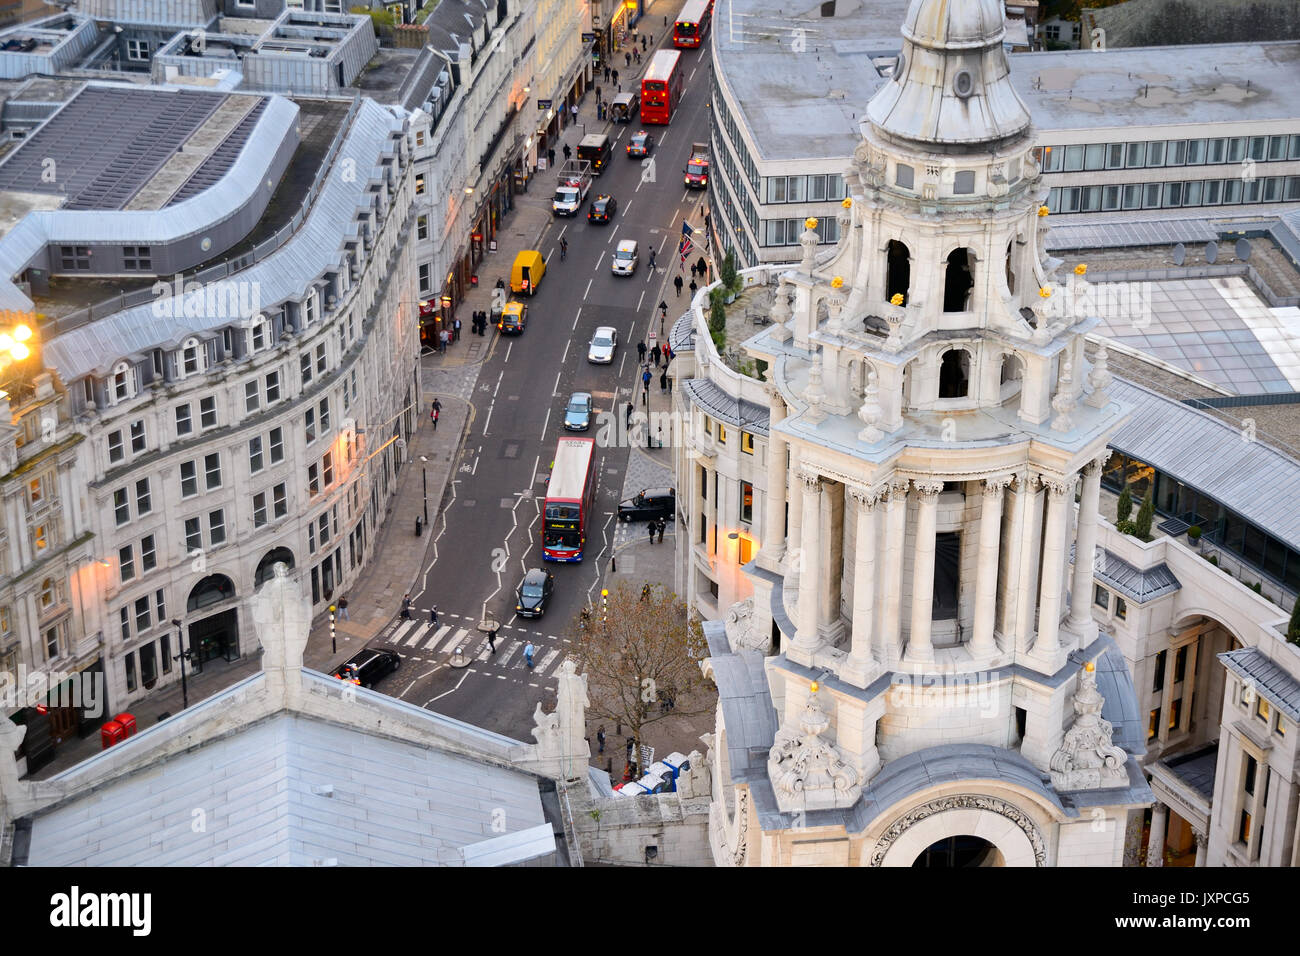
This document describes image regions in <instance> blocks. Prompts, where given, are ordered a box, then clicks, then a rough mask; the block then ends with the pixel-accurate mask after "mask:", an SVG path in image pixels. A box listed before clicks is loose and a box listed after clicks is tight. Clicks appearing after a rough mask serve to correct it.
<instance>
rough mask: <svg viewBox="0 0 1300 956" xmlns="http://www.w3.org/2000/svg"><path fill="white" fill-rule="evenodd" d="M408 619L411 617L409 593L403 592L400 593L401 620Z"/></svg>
mask: <svg viewBox="0 0 1300 956" xmlns="http://www.w3.org/2000/svg"><path fill="white" fill-rule="evenodd" d="M410 619H411V595H409V594H404V595H402V620H403V621H409V620H410Z"/></svg>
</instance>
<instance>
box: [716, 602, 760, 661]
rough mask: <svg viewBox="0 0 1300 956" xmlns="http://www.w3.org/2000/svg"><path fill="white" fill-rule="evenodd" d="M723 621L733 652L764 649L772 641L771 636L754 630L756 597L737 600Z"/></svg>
mask: <svg viewBox="0 0 1300 956" xmlns="http://www.w3.org/2000/svg"><path fill="white" fill-rule="evenodd" d="M722 623H723V627H724V628H725V629H726V633H727V643H728V644H729V645H730V646H731V650H732V653H739V652H740V651H764V650H767V648H768V646H769V645H770V644H771V643H772V639H771V637H769V636H766V635H763V634H760V633H757V632H755V630H754V599H753V598H752V597H747V598H745V600H743V601H737V602H736V603H735V604H733V605H731V607H730V608H729V609H728V610H727V616H726V617H725V618H724V619H723V622H722Z"/></svg>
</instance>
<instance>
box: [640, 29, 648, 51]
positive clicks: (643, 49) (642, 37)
mask: <svg viewBox="0 0 1300 956" xmlns="http://www.w3.org/2000/svg"><path fill="white" fill-rule="evenodd" d="M641 52H642V53H646V52H648V51H647V50H646V45H645V34H644V33H643V34H641Z"/></svg>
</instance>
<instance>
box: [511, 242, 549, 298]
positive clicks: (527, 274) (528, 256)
mask: <svg viewBox="0 0 1300 956" xmlns="http://www.w3.org/2000/svg"><path fill="white" fill-rule="evenodd" d="M544 275H546V261H545V260H544V259H542V254H541V253H540V252H538V251H537V250H536V249H525V250H524V251H523V252H521V253H519V255H517V256H515V264H514V266H512V267H511V269H510V291H511V292H526V293H528V294H529V295H533V294H534V293H535V292H536V291H537V284H538V283H539V282H541V281H542V276H544Z"/></svg>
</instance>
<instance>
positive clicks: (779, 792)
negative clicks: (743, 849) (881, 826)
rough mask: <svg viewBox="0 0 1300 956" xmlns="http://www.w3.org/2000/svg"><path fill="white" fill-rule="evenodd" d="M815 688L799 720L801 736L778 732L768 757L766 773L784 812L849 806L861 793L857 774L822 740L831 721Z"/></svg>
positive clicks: (777, 801)
mask: <svg viewBox="0 0 1300 956" xmlns="http://www.w3.org/2000/svg"><path fill="white" fill-rule="evenodd" d="M815 686H816V685H814V690H813V692H812V693H811V694H810V695H809V696H808V703H807V704H806V705H805V706H804V709H803V713H802V714H801V715H800V717H799V729H800V731H802V733H797V732H795V731H792V730H788V729H786V728H782V729H781V730H779V731H777V734H776V739H775V740H774V741H773V746H772V750H771V752H770V753H769V755H768V758H767V774H768V777H769V778H770V779H771V781H772V788H773V790H774V791H775V792H776V803H777V806H778V807H780V808H781V810H782V811H783V812H789V811H791V810H829V809H833V808H836V807H850V806H852V805H853V804H854V803H856V802H857V799H858V796H859V795H860V794H861V793H862V787H861V784H860V781H859V778H858V772H857V771H856V770H855V769H853V767H851V766H850V765H849V764H848V763H847V762H845V760H844V759H843V758H842V757H841V756H840V754H839V751H838V750H837V749H836V748H835V746H834V745H832V744H829V743H827V742H826V741H824V740H822V739H821V735H822V734H823V733H824V732H825V731H826V729H827V728H828V727H830V724H831V722H830V718H828V717H827V716H826V712H825V711H824V710H822V707H821V703H820V702H819V701H818V696H819V695H818V693H817V691H816V689H815Z"/></svg>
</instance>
